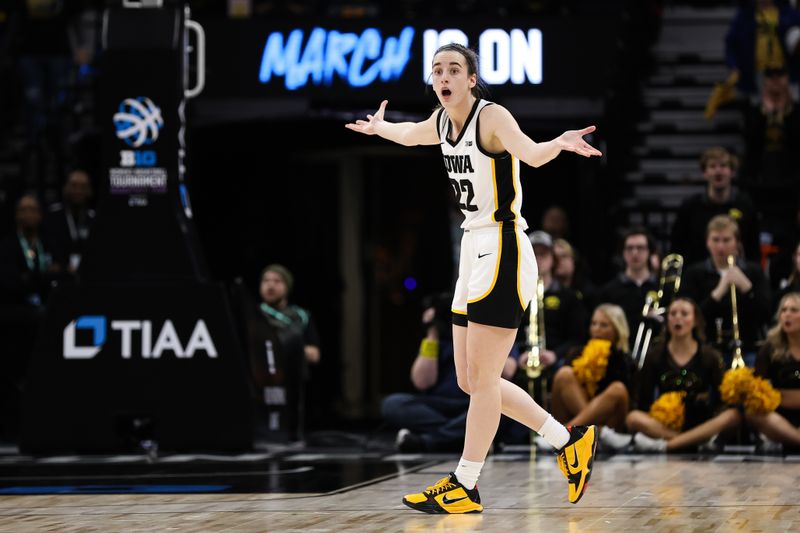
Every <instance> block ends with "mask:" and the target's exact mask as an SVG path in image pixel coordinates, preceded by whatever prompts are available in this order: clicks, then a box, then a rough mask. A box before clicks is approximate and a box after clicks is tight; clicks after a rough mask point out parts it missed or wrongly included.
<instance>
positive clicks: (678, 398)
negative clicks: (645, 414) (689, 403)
mask: <svg viewBox="0 0 800 533" xmlns="http://www.w3.org/2000/svg"><path fill="white" fill-rule="evenodd" d="M685 397H686V392H685V391H673V392H665V393H664V394H662V395H661V396H659V397H658V399H657V400H656V401H654V402H653V405H651V406H650V416H652V417H653V418H655V419H656V420H658V421H659V422H661V423H662V424H664V425H665V426H666V427H668V428H669V429H672V430H674V431H680V430H681V429H682V428H683V422H684V420H685V419H686V405H684V403H683V399H684V398H685Z"/></svg>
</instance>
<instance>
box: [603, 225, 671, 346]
mask: <svg viewBox="0 0 800 533" xmlns="http://www.w3.org/2000/svg"><path fill="white" fill-rule="evenodd" d="M652 251H653V238H652V236H651V235H650V233H649V232H648V231H647V230H646V229H644V228H630V229H628V230H627V231H625V233H624V234H623V236H622V259H623V261H624V263H625V270H624V271H623V272H621V273H620V274H619V275H618V276H617V277H616V278H614V279H612V280H611V281H609V282H608V283H606V284H605V285H604V286H603V287H602V288H601V289H600V293H599V298H600V301H601V302H607V303H612V304H616V305H618V306H620V307H621V308H622V309H623V310H624V311H625V318H626V320H627V323H628V324H629V325H630V328H631V329H632V330H633V331H636V329H637V328H638V326H639V322H641V320H642V309H643V308H644V303H645V299H646V298H647V295H648V293H653V292H656V291H658V280H657V279H656V277H655V275H653V273H652V272H650V254H651V253H652ZM630 342H631V344H632V343H633V339H630ZM630 348H631V347H629V349H630Z"/></svg>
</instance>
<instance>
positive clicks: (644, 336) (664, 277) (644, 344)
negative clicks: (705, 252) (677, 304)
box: [631, 254, 683, 369]
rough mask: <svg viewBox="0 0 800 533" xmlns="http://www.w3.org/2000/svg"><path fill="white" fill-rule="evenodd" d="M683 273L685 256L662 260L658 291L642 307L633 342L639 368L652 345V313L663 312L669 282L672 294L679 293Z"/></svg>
mask: <svg viewBox="0 0 800 533" xmlns="http://www.w3.org/2000/svg"><path fill="white" fill-rule="evenodd" d="M681 274H683V256H682V255H680V254H669V255H667V256H666V257H664V259H663V260H662V261H661V278H660V279H659V282H658V292H657V293H656V295H655V296H653V294H652V293H648V294H647V296H646V297H645V300H644V307H643V308H642V320H641V321H640V322H639V328H638V329H637V330H636V340H635V341H634V343H633V351H632V352H631V357H632V358H633V361H634V362H635V363H636V365H637V367H638V368H639V369H641V368H642V365H644V358H645V356H646V355H647V349H648V348H649V347H650V340H651V339H652V337H653V327H654V324H653V322H652V320H651V317H650V315H651V313H654V314H657V315H658V314H661V313H663V312H664V307H663V306H662V305H661V304H662V303H663V302H662V300H663V299H664V289H665V288H666V285H667V283H671V284H672V295H673V296H674V295H676V294H678V290H679V289H680V287H681Z"/></svg>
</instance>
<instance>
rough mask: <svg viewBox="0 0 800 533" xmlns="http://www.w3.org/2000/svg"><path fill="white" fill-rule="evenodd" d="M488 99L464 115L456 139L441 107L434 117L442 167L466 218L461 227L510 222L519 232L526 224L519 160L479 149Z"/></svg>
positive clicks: (504, 153)
mask: <svg viewBox="0 0 800 533" xmlns="http://www.w3.org/2000/svg"><path fill="white" fill-rule="evenodd" d="M487 105H492V102H488V101H486V100H482V99H478V100H476V101H475V105H474V106H473V107H472V110H471V111H470V113H469V116H468V117H467V120H466V122H465V123H464V127H463V129H462V130H461V133H460V134H459V136H458V138H457V139H455V140H452V139H450V131H451V130H452V124H451V122H450V118H449V117H448V116H447V111H445V110H444V108H442V109H440V110H439V113H438V115H437V116H436V125H437V128H438V130H439V140H440V141H441V147H442V155H443V156H444V166H445V168H446V169H447V173H448V175H449V176H450V184H451V185H452V186H453V190H454V192H455V195H456V200H457V201H458V206H459V207H460V208H461V211H462V212H463V213H464V216H465V217H466V218H465V220H464V223H463V224H461V227H462V228H464V229H477V228H484V227H490V226H497V225H500V224H503V223H506V224H504V225H507V224H514V225H516V226H518V227H520V228H521V229H522V230H523V231H524V230H526V229H528V224H527V222H525V219H524V218H522V216H521V215H520V208H521V207H522V187H521V185H520V181H519V160H518V159H517V158H516V157H514V156H512V155H511V154H509V153H508V152H503V153H500V154H492V153H489V152H487V151H486V150H484V149H483V147H482V146H481V143H480V135H479V133H478V126H479V120H478V119H479V118H480V112H481V110H482V109H483V108H484V107H486V106H487Z"/></svg>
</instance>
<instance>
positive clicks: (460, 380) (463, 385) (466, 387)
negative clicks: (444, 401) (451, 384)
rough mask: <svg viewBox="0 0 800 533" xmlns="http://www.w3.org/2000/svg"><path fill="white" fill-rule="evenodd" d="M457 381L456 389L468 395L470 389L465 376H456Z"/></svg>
mask: <svg viewBox="0 0 800 533" xmlns="http://www.w3.org/2000/svg"><path fill="white" fill-rule="evenodd" d="M457 381H458V388H459V389H461V390H463V391H464V392H466V393H467V394H469V393H470V390H472V389H470V387H469V379H468V378H467V376H463V377H462V376H458V378H457Z"/></svg>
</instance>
